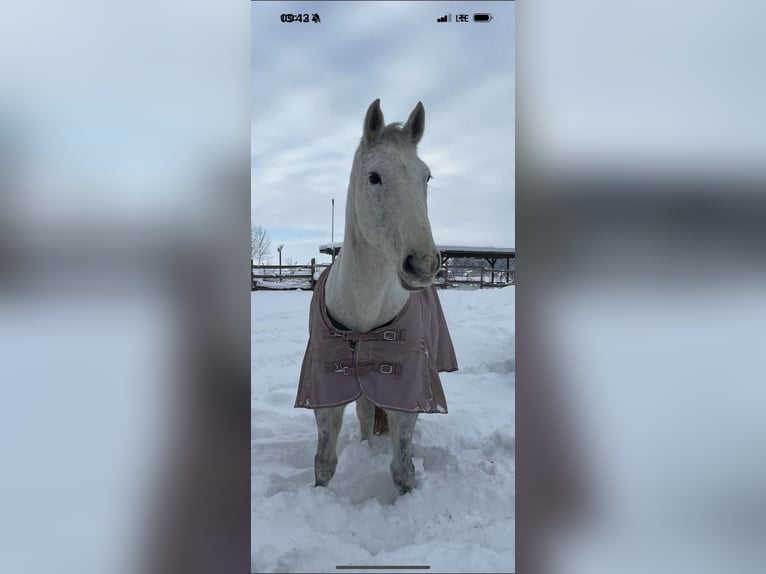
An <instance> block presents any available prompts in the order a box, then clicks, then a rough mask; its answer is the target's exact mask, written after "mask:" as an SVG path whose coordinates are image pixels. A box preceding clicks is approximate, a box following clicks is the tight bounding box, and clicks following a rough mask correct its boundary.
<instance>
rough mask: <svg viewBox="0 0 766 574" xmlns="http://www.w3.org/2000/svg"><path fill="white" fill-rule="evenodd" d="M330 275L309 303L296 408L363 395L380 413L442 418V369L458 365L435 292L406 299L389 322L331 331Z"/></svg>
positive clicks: (321, 279) (319, 283)
mask: <svg viewBox="0 0 766 574" xmlns="http://www.w3.org/2000/svg"><path fill="white" fill-rule="evenodd" d="M328 274H329V269H328V270H326V271H325V272H324V273H322V275H321V276H320V277H319V280H318V281H317V284H316V286H315V287H314V295H313V297H312V298H311V308H310V309H311V310H310V313H309V341H308V344H307V346H306V353H305V355H304V357H303V365H302V366H301V375H300V381H299V384H298V395H297V397H296V399H295V407H303V408H307V409H316V408H323V407H333V406H338V405H344V404H347V403H350V402H352V401H355V400H356V399H358V398H359V397H360V396H361V395H362V394H364V396H365V397H367V398H368V399H369V400H370V402H372V403H374V404H375V405H377V406H378V407H381V408H384V409H392V410H398V411H405V412H419V413H446V412H447V401H446V399H445V398H444V390H443V389H442V384H441V381H440V380H439V372H440V371H442V372H451V371H457V369H458V366H457V358H456V357H455V349H454V347H453V346H452V339H451V337H450V334H449V330H448V329H447V322H446V320H445V318H444V313H443V311H442V307H441V303H440V302H439V296H438V294H437V292H436V288H435V287H434V286H431V287H430V288H428V289H424V290H423V291H416V292H414V293H412V294H410V298H409V300H408V301H407V303H406V304H405V306H404V308H403V309H402V310H401V311H400V312H399V314H398V315H397V316H396V317H395V318H394V320H393V321H392V322H390V323H389V324H387V325H385V326H383V327H380V328H378V329H374V330H372V331H370V332H369V333H354V332H353V331H346V330H340V329H338V328H336V327H335V326H334V325H333V322H332V321H331V319H330V317H329V316H328V314H327V307H326V306H325V297H324V286H325V282H326V280H327V276H328Z"/></svg>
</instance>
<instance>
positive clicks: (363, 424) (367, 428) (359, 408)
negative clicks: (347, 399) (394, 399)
mask: <svg viewBox="0 0 766 574" xmlns="http://www.w3.org/2000/svg"><path fill="white" fill-rule="evenodd" d="M356 418H358V419H359V428H360V429H361V431H362V440H363V441H364V440H366V441H369V440H370V435H371V434H372V425H373V422H374V421H375V405H373V404H372V403H371V402H370V401H369V400H368V399H367V397H365V396H364V395H361V396H360V397H359V398H358V399H356Z"/></svg>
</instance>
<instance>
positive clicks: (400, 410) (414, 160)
mask: <svg viewBox="0 0 766 574" xmlns="http://www.w3.org/2000/svg"><path fill="white" fill-rule="evenodd" d="M424 129H425V109H424V107H423V104H422V102H418V104H417V105H416V106H415V108H414V109H413V110H412V112H411V113H410V115H409V118H408V119H407V121H406V122H405V123H404V124H403V125H402V124H401V123H393V124H389V125H386V124H385V123H384V120H383V112H382V111H381V109H380V99H376V100H375V101H374V102H372V104H371V105H370V106H369V108H368V110H367V113H366V115H365V118H364V125H363V132H362V138H361V141H360V143H359V146H358V148H357V150H356V153H355V155H354V161H353V164H352V167H351V174H350V177H349V184H348V191H347V199H346V221H345V232H344V237H343V248H342V250H341V251H340V253H339V255H338V257H337V258H336V260H335V261H334V263H333V264H332V265H331V266H330V268H329V269H328V270H326V271H325V272H324V273H323V274H322V275H323V276H324V277H320V279H319V281H318V282H317V284H316V286H315V293H314V299H315V300H316V303H317V304H318V306H319V307H321V309H320V310H319V311H317V313H318V314H322V315H321V317H323V319H321V318H316V319H314V318H312V319H310V321H309V323H310V338H317V339H319V338H323V339H322V341H323V343H322V344H323V345H324V346H325V347H327V346H328V345H332V344H334V343H336V342H337V343H338V344H339V345H340V347H338V346H337V345H336V348H337V349H345V347H344V345H345V344H346V342H348V344H349V346H350V349H351V351H350V353H351V357H352V358H351V359H349V360H348V361H347V362H350V361H355V364H354V365H352V366H351V367H350V368H349V366H348V365H346V364H343V361H340V362H335V363H334V367H333V366H332V365H333V364H332V363H331V366H330V368H329V369H328V372H329V374H328V375H327V376H328V377H335V379H333V381H334V383H333V384H334V385H336V390H337V389H339V388H341V386H343V385H346V387H345V388H348V389H351V390H349V391H348V393H346V394H345V395H343V396H342V397H340V398H338V397H335V398H327V399H325V400H324V401H323V404H321V405H320V407H321V408H317V405H316V404H312V403H311V401H310V400H309V397H310V396H311V397H312V398H313V397H314V395H310V394H309V393H308V391H307V390H306V389H305V388H304V389H303V390H301V388H300V387H299V396H298V398H297V399H296V405H295V406H303V407H308V408H313V409H314V415H315V418H316V426H317V435H318V439H317V450H316V456H315V458H314V475H315V486H327V484H328V483H329V481H330V480H331V479H332V477H333V476H334V474H335V470H336V467H337V463H338V458H337V454H336V444H337V440H338V434H339V432H340V429H341V425H342V422H343V411H344V409H345V406H346V404H348V402H351V401H352V400H354V399H355V400H356V414H357V418H358V420H359V425H360V429H361V440H362V441H368V442H369V440H370V436H371V434H373V433H375V434H389V432H390V435H391V438H392V441H393V458H392V461H391V465H390V471H391V477H392V479H393V482H394V485H395V487H396V489H397V490H398V492H399V494H400V495H404V494H406V493H408V492H410V491H411V490H412V489H413V488H414V486H415V467H414V465H413V462H412V435H413V431H414V428H415V423H416V422H417V420H418V414H419V412H441V413H445V412H446V402H445V401H444V398H443V392H442V390H441V385H440V383H439V381H438V371H439V370H442V371H444V370H448V371H449V370H456V369H457V363H456V360H455V358H454V349H453V348H452V343H451V340H450V338H449V333H448V331H447V330H446V323H445V322H444V320H443V314H442V310H441V306H440V304H439V302H438V296H437V295H436V289H435V287H433V281H434V277H435V276H436V274H437V272H438V271H439V270H440V268H441V254H440V253H439V251H438V250H437V249H436V246H435V244H434V240H433V236H432V233H431V225H430V222H429V219H428V210H427V204H426V199H427V187H428V181H429V180H430V179H431V172H430V170H429V168H428V166H427V165H426V164H425V162H423V161H422V160H421V159H420V158H419V157H418V154H417V144H418V142H419V141H420V140H421V138H422V137H423V133H424ZM416 295H419V296H420V297H419V298H418V297H416ZM411 298H415V299H416V300H417V302H419V303H421V302H422V305H424V309H432V308H435V311H433V312H432V315H433V317H434V322H433V325H435V327H434V329H432V331H431V332H433V333H436V332H437V331H438V333H439V334H440V337H441V340H440V342H437V341H436V340H435V339H436V335H434V336H432V337H431V340H427V339H428V336H426V335H422V334H421V335H418V337H420V341H419V343H420V348H419V351H418V349H417V348H416V347H413V348H415V350H414V351H410V356H413V357H414V358H415V359H417V358H418V357H419V358H420V360H421V366H419V367H417V368H415V367H408V366H405V367H401V366H397V367H396V368H394V366H392V365H391V364H385V359H383V363H381V364H379V365H378V363H380V361H377V362H376V361H375V360H371V361H369V362H368V364H367V367H368V368H367V370H366V371H363V368H364V363H363V361H362V360H361V356H362V355H364V354H365V351H364V350H366V352H367V354H366V355H365V356H368V357H371V358H373V359H374V357H372V355H374V354H375V353H376V352H379V353H382V354H385V352H384V351H388V350H393V352H394V353H397V352H399V349H400V347H402V348H403V347H404V346H406V345H407V344H408V341H406V340H405V339H406V336H405V334H404V333H405V331H406V329H399V330H398V331H392V330H386V329H387V328H391V329H392V328H393V325H394V324H396V323H397V321H398V319H397V318H398V317H399V314H400V313H401V312H403V310H404V309H405V308H408V309H410V308H411V307H412V305H414V303H410V300H411ZM408 303H409V304H408ZM313 304H314V301H312V305H313ZM432 310H433V309H432ZM323 313H326V314H323ZM414 313H415V311H412V312H409V314H410V315H413V314H414ZM417 313H418V316H417V317H416V318H415V319H414V321H411V323H413V324H410V325H409V331H410V334H411V336H410V338H409V344H410V346H414V345H416V344H417V343H418V341H417V340H415V337H416V333H417V330H413V327H417V326H418V325H419V323H420V322H422V320H421V319H420V317H421V316H422V315H421V312H420V311H417ZM312 321H313V323H312ZM439 321H440V324H439V325H437V323H438V322H439ZM325 323H326V324H325ZM312 325H314V326H312ZM317 325H319V327H317ZM387 326H391V327H387ZM315 329H319V330H318V331H315ZM397 333H399V335H397ZM397 336H398V337H399V338H400V339H401V341H398V342H399V345H400V347H397V346H396V343H397ZM341 339H342V340H341ZM386 341H393V342H392V343H390V346H389V347H386V346H385V345H388V344H389V343H387V342H386ZM311 344H312V343H311V340H310V342H309V347H307V353H306V356H305V357H304V365H303V367H302V374H301V381H302V382H301V385H304V383H305V380H306V379H307V378H310V376H311V375H310V371H311V369H312V368H313V369H314V371H312V372H317V373H319V374H318V375H315V378H319V377H324V376H325V374H324V372H323V371H322V372H320V371H321V370H322V368H323V365H325V364H326V362H324V363H323V362H321V361H320V360H319V359H316V358H314V357H313V354H312V351H311ZM314 344H315V346H321V345H320V343H319V342H317V341H315V343H314ZM375 345H382V346H378V347H375ZM363 346H364V350H363V348H362V347H363ZM428 346H431V348H430V349H429V348H428ZM371 349H382V350H381V351H377V350H371ZM429 351H430V352H432V353H433V352H435V351H440V352H441V355H442V356H443V357H445V360H446V362H444V361H443V362H442V363H443V364H440V365H439V368H438V369H437V368H436V367H435V363H434V359H433V357H429ZM339 352H341V351H336V354H337V353H339ZM355 353H356V355H355ZM378 358H380V357H378ZM429 361H430V363H429ZM422 365H425V366H422ZM429 365H430V366H429ZM317 369H319V370H317ZM372 369H374V370H375V372H374V373H370V371H371V370H372ZM408 369H410V370H409V371H408ZM394 371H397V372H394ZM363 372H367V373H368V376H367V378H365V379H364V380H363V381H362V383H363V384H361V390H360V383H359V382H358V380H357V379H358V377H356V376H349V375H354V374H356V375H358V376H359V377H361V376H362V375H361V374H360V373H363ZM397 373H399V374H401V376H400V379H407V378H409V381H410V382H411V380H412V378H413V376H412V373H416V375H415V378H417V376H421V377H422V378H423V380H424V381H425V383H424V385H425V387H424V388H425V390H424V391H422V392H421V394H420V395H419V397H420V398H418V399H417V401H415V399H412V401H414V402H411V403H408V404H407V405H404V404H403V403H402V404H398V406H397V408H384V407H383V406H380V405H388V404H390V402H391V401H389V399H382V400H378V402H377V403H373V402H372V401H371V400H370V398H369V397H368V395H370V396H372V395H374V394H376V393H377V395H376V396H377V397H380V396H382V394H383V393H385V392H386V391H385V390H381V389H385V388H390V385H391V384H394V383H392V382H391V381H392V380H393V379H392V378H391V377H392V376H393V375H396V374H397ZM422 373H425V374H422ZM434 373H436V374H435V376H434ZM347 383H348V384H347ZM395 384H399V385H400V386H399V387H398V388H399V389H402V388H404V387H402V386H401V384H405V385H406V384H408V381H402V382H401V384H400V383H395ZM349 385H355V386H353V387H352V386H349ZM376 385H377V386H376ZM385 385H389V387H385ZM305 386H306V387H308V386H309V383H305ZM365 389H366V390H365ZM376 389H377V390H376ZM323 392H325V393H331V391H323ZM413 396H414V395H413ZM302 397H303V398H302ZM423 397H425V398H423ZM386 401H389V402H386ZM314 402H315V403H316V399H314ZM338 402H342V403H343V404H337V403H338ZM325 405H329V406H325Z"/></svg>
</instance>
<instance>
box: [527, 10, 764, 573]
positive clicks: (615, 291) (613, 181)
mask: <svg viewBox="0 0 766 574" xmlns="http://www.w3.org/2000/svg"><path fill="white" fill-rule="evenodd" d="M765 16H766V10H765V9H764V7H763V5H762V4H760V3H756V2H746V1H734V2H729V3H726V4H720V3H713V2H689V1H671V2H662V3H651V2H650V3H642V4H635V3H622V2H601V1H589V0H585V1H581V2H563V1H546V0H542V1H538V2H524V1H519V2H517V38H518V43H517V55H518V57H517V76H516V83H517V102H516V106H517V107H516V116H517V148H516V149H517V182H516V189H517V192H516V193H517V205H516V213H517V227H516V230H517V252H518V262H517V297H518V300H517V350H516V353H517V397H516V400H517V413H518V415H517V443H518V444H517V450H516V456H517V469H518V475H517V524H518V529H517V548H518V550H517V570H518V571H519V572H534V571H545V572H561V573H568V574H571V573H578V572H583V573H585V572H634V571H635V572H646V571H651V572H718V571H724V570H727V571H737V572H760V571H763V569H764V566H765V565H766V560H765V559H766V555H765V553H766V550H765V549H766V546H765V545H764V544H763V541H764V540H766V459H765V458H764V445H765V443H766V418H764V416H763V413H764V412H765V408H766V387H764V375H763V366H762V356H763V352H762V349H763V346H764V340H765V339H764V324H766V323H764V319H766V267H765V266H764V248H765V247H766V226H765V225H764V223H766V198H765V197H764V194H763V189H764V184H765V183H766V177H764V176H765V175H766V170H765V169H764V163H763V157H764V152H765V151H766V132H764V130H763V129H762V126H763V125H764V107H763V103H762V102H764V101H766V99H765V98H764V96H766V81H764V75H763V74H761V73H759V72H758V71H757V70H758V69H759V68H760V67H761V64H760V61H761V55H762V54H763V53H764V49H765V48H766V44H765V40H764V36H763V34H762V33H760V32H759V30H758V28H759V26H760V23H762V22H763V21H764V17H765Z"/></svg>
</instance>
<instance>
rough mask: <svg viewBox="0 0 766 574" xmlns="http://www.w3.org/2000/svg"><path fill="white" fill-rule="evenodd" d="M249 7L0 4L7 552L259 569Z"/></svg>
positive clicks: (3, 563)
mask: <svg viewBox="0 0 766 574" xmlns="http://www.w3.org/2000/svg"><path fill="white" fill-rule="evenodd" d="M249 16H250V6H249V5H248V3H247V2H232V1H227V0H224V1H218V2H200V1H194V0H193V1H191V2H178V1H174V0H171V1H170V2H162V3H159V4H158V3H156V2H145V1H142V0H139V1H138V2H131V3H130V4H125V5H123V4H104V3H103V2H94V1H90V0H73V1H71V2H64V3H61V2H47V1H45V0H44V1H43V2H36V3H34V4H30V3H28V2H21V1H16V0H9V1H8V2H3V3H2V7H0V385H1V388H2V398H1V399H0V452H2V453H3V456H2V463H1V464H0V468H2V484H3V488H2V489H0V509H2V510H0V570H2V571H3V572H43V571H51V570H55V571H59V572H126V573H128V572H131V573H133V572H203V571H205V572H211V571H217V572H228V571H231V572H235V571H236V572H245V571H246V569H247V568H248V567H249V536H248V535H249V440H248V439H249V406H248V405H249V319H248V317H249V295H248V293H249V271H248V266H249V254H248V246H247V242H246V237H247V232H248V227H249V222H248V217H247V212H248V211H249V187H250V186H249V167H248V166H249V149H250V121H249V116H250V103H249V98H248V93H249V88H250V21H249Z"/></svg>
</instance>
